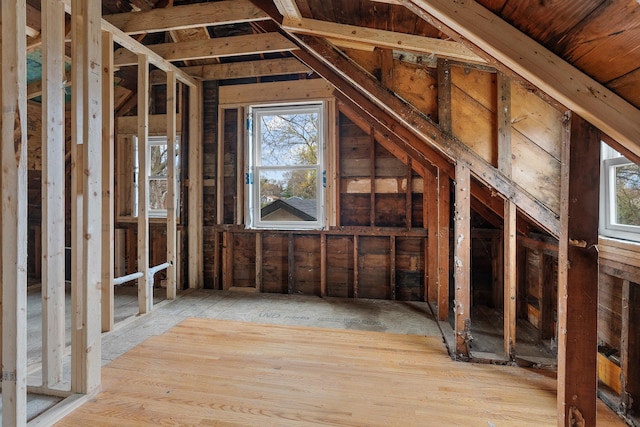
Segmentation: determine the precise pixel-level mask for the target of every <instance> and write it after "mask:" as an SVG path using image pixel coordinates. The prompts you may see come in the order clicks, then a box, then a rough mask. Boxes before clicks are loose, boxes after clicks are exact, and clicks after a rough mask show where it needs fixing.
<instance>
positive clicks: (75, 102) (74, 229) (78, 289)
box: [70, 0, 85, 392]
mask: <svg viewBox="0 0 640 427" xmlns="http://www.w3.org/2000/svg"><path fill="white" fill-rule="evenodd" d="M83 9H84V4H83V2H82V1H81V0H73V2H72V13H71V25H72V37H71V51H72V57H73V62H72V64H71V85H72V87H73V91H72V92H71V150H70V151H71V390H72V391H77V392H81V391H82V388H83V378H84V370H83V360H84V355H83V354H82V349H83V346H84V341H83V333H82V332H83V329H82V327H83V326H82V318H83V315H84V313H83V312H84V309H85V307H84V304H83V296H82V295H83V283H82V280H83V277H84V272H83V270H84V264H83V261H82V252H83V249H84V240H83V239H82V226H83V223H84V221H83V209H82V206H83V188H82V185H83V180H82V170H83V168H84V166H83V150H82V144H83V141H84V139H83V123H84V108H83V99H84V96H83V95H84V93H85V87H84V82H83V75H84V67H83V63H84V55H85V51H84V49H83V40H84V38H83V37H84V32H83V27H82V22H83V14H84V10H83Z"/></svg>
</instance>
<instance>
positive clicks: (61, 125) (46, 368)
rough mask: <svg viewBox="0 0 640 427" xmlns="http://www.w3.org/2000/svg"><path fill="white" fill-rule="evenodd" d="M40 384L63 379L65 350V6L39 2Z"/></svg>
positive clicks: (57, 3) (48, 383)
mask: <svg viewBox="0 0 640 427" xmlns="http://www.w3.org/2000/svg"><path fill="white" fill-rule="evenodd" d="M41 19H42V33H41V34H42V76H43V78H42V95H43V96H42V124H43V126H42V234H41V235H42V331H43V333H42V385H43V387H45V388H48V387H50V386H52V385H55V384H58V383H59V382H61V381H62V374H63V368H62V367H63V359H64V348H65V326H64V319H65V283H64V278H65V271H64V269H65V249H64V248H65V242H64V230H65V218H64V216H65V206H64V200H65V197H64V186H65V184H64V182H65V180H64V156H65V146H64V145H65V144H64V130H65V118H64V110H65V108H64V104H65V100H64V90H63V81H64V80H65V72H64V64H63V59H64V35H65V34H64V6H63V4H62V3H61V2H60V1H58V0H46V1H43V2H42V13H41Z"/></svg>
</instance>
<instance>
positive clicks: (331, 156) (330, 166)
mask: <svg viewBox="0 0 640 427" xmlns="http://www.w3.org/2000/svg"><path fill="white" fill-rule="evenodd" d="M326 106H327V117H329V118H333V120H330V119H329V120H327V121H326V122H327V128H328V130H327V138H325V153H326V154H325V155H326V157H325V159H326V161H325V174H326V185H325V187H326V188H325V191H324V199H325V206H326V211H325V217H326V227H333V226H336V225H337V218H336V216H337V215H336V214H337V205H338V200H339V199H340V193H339V188H338V181H339V179H338V175H337V173H336V171H337V170H338V163H337V161H338V160H337V159H338V151H339V149H338V133H339V128H338V126H337V120H338V113H337V110H336V103H335V101H334V100H330V101H327V102H326ZM326 227H325V228H326Z"/></svg>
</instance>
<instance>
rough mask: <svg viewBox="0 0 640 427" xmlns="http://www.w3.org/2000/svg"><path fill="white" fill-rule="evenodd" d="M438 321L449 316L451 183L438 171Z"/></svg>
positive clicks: (445, 175) (444, 319) (447, 176)
mask: <svg viewBox="0 0 640 427" xmlns="http://www.w3.org/2000/svg"><path fill="white" fill-rule="evenodd" d="M437 184H438V195H437V197H438V202H437V206H438V211H437V215H438V253H437V257H438V273H437V274H438V320H440V321H446V320H447V318H448V315H449V277H450V271H449V255H450V253H451V248H450V243H449V235H450V234H451V233H450V226H449V223H450V219H451V214H450V212H451V210H450V209H451V200H450V199H451V193H450V191H451V181H450V180H449V175H447V174H446V173H443V171H442V169H440V170H438V177H437Z"/></svg>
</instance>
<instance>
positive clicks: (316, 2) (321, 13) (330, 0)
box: [307, 0, 339, 22]
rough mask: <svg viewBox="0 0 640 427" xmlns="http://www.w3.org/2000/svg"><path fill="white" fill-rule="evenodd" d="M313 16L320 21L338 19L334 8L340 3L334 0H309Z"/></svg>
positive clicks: (334, 20)
mask: <svg viewBox="0 0 640 427" xmlns="http://www.w3.org/2000/svg"><path fill="white" fill-rule="evenodd" d="M307 2H308V3H309V8H310V9H311V15H312V18H314V19H318V20H320V21H333V22H338V21H336V15H335V13H334V10H335V8H336V7H338V6H339V5H338V4H336V2H335V1H334V0H308V1H307Z"/></svg>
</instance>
